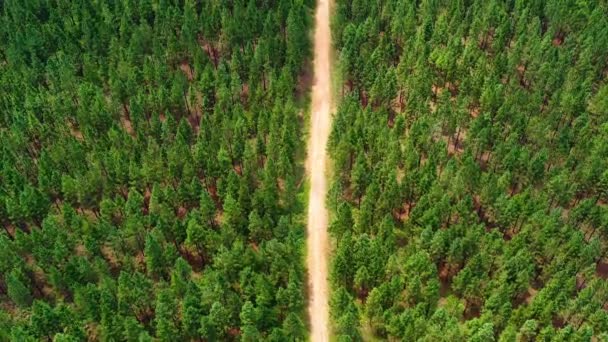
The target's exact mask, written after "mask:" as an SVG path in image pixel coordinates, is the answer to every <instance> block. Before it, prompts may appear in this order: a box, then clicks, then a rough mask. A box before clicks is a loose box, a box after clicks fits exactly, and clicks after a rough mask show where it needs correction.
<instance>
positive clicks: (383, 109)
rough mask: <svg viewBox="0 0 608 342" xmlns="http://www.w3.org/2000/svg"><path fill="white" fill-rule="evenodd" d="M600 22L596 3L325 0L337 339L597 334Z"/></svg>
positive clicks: (601, 207)
mask: <svg viewBox="0 0 608 342" xmlns="http://www.w3.org/2000/svg"><path fill="white" fill-rule="evenodd" d="M607 18H608V8H607V7H606V4H605V3H602V2H601V1H586V2H574V1H570V2H568V1H566V2H564V1H552V0H549V1H541V2H538V1H536V2H535V1H501V0H490V1H409V0H381V1H360V0H338V1H336V3H335V13H334V17H333V20H332V21H333V23H332V29H333V37H334V44H335V46H336V49H337V51H336V56H337V59H338V65H337V70H338V72H339V78H340V80H341V81H343V84H342V85H341V92H340V93H341V94H342V95H343V96H342V98H341V99H340V103H339V105H338V108H337V110H336V114H335V117H334V126H333V129H332V132H331V135H330V139H329V146H328V148H329V152H330V154H331V157H332V159H333V179H332V182H331V184H330V190H329V192H330V194H329V196H328V204H329V205H330V208H331V209H332V211H333V212H334V215H333V221H332V222H331V224H330V233H331V234H332V236H333V238H334V239H335V241H336V245H335V249H334V254H333V260H332V265H331V272H330V273H331V282H332V285H333V288H334V290H333V298H332V304H331V311H332V312H331V317H332V319H333V326H334V327H335V329H334V330H335V333H336V335H338V340H344V341H349V340H360V339H361V336H362V335H363V338H366V339H367V338H370V339H371V338H372V337H377V338H380V339H388V340H404V341H415V340H421V341H463V340H470V341H493V340H497V341H515V340H517V341H540V340H592V339H598V340H599V339H601V338H602V334H603V332H604V331H605V329H606V327H605V323H604V322H605V319H606V317H608V316H607V314H606V302H607V301H608V292H606V290H605V289H604V288H602V289H600V288H599V287H595V286H596V285H595V284H596V283H597V282H603V283H605V278H606V274H605V272H606V271H605V268H606V263H607V260H606V257H607V256H608V235H607V234H606V233H607V231H606V229H604V226H605V223H606V221H605V214H606V212H607V207H606V196H605V195H606V192H605V189H606V186H605V184H606V181H605V177H604V174H605V169H606V168H607V167H608V158H607V157H608V150H607V148H606V147H607V146H608V134H607V131H606V127H607V120H608V117H607V116H606V114H607V112H606V108H607V103H606V98H608V88H607V85H606V70H607V68H608V62H607V61H608V38H607V37H608V20H607ZM372 335H373V336H372Z"/></svg>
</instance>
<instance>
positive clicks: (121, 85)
mask: <svg viewBox="0 0 608 342" xmlns="http://www.w3.org/2000/svg"><path fill="white" fill-rule="evenodd" d="M312 5H313V3H312V1H310V0H305V1H301V0H273V1H261V0H235V1H225V0H204V1H197V0H124V1H89V0H79V1H48V0H31V1H19V0H10V1H3V2H0V41H1V42H2V43H1V44H0V225H1V226H2V229H1V231H2V232H1V233H0V341H5V340H13V341H36V340H54V341H85V340H87V339H90V340H107V341H147V340H152V339H154V340H159V341H183V340H201V339H205V340H209V341H215V340H243V341H260V340H264V339H267V340H272V341H285V340H301V339H304V338H305V336H306V329H305V319H304V310H303V308H304V305H305V304H304V297H305V296H304V271H303V265H302V259H303V258H302V251H303V249H302V244H303V240H304V229H303V226H302V221H303V220H302V218H301V214H302V212H303V208H302V206H303V204H302V201H301V199H300V198H299V197H298V193H299V192H300V191H301V189H300V184H301V180H302V167H301V162H300V161H301V159H302V153H303V152H302V147H301V146H302V145H303V144H302V141H301V135H302V134H301V133H302V132H301V121H302V112H303V109H304V108H303V104H304V103H305V95H306V89H305V85H302V86H299V85H298V84H303V83H302V82H300V80H301V79H302V70H303V66H304V62H305V60H306V59H307V57H308V56H309V45H310V43H309V41H308V28H309V25H310V18H309V13H310V7H311V6H312Z"/></svg>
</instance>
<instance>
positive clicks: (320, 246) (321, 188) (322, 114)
mask: <svg viewBox="0 0 608 342" xmlns="http://www.w3.org/2000/svg"><path fill="white" fill-rule="evenodd" d="M329 1H330V0H318V1H317V9H316V14H315V43H314V75H315V82H314V84H313V87H312V108H311V109H312V113H311V120H310V124H311V127H310V138H309V139H310V140H309V141H308V160H307V162H306V168H307V171H308V175H309V177H310V197H309V201H308V228H307V230H308V244H307V248H308V250H307V261H306V263H307V267H308V279H309V280H308V281H309V284H308V286H309V303H308V305H309V307H308V314H309V317H310V325H311V331H310V338H311V341H313V342H317V341H319V342H320V341H329V306H328V296H329V292H328V277H327V267H328V265H327V264H328V262H327V259H328V254H329V245H328V239H327V209H326V208H325V196H326V194H327V180H326V179H325V164H326V161H327V155H326V150H325V148H326V145H327V138H328V136H329V132H330V129H331V120H330V119H331V118H330V110H331V108H332V99H331V94H332V92H331V78H330V49H331V32H330V28H329V10H330V3H329Z"/></svg>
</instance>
